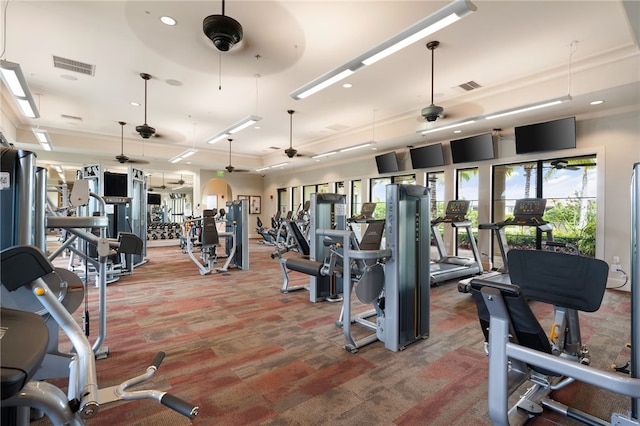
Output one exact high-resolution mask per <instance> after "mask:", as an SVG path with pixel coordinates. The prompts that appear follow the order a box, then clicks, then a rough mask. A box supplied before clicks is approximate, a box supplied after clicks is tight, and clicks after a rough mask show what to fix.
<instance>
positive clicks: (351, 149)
mask: <svg viewBox="0 0 640 426" xmlns="http://www.w3.org/2000/svg"><path fill="white" fill-rule="evenodd" d="M367 146H371V142H366V143H361V144H360V145H354V146H350V147H348V148H342V149H341V150H340V152H349V151H354V150H356V149H360V148H365V147H367Z"/></svg>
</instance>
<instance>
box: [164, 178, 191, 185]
mask: <svg viewBox="0 0 640 426" xmlns="http://www.w3.org/2000/svg"><path fill="white" fill-rule="evenodd" d="M167 183H168V184H170V185H179V188H184V187H186V186H191V184H187V182H186V181H185V180H184V179H182V175H180V179H179V180H177V181H175V182H167Z"/></svg>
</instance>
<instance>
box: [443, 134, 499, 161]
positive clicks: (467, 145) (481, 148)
mask: <svg viewBox="0 0 640 426" xmlns="http://www.w3.org/2000/svg"><path fill="white" fill-rule="evenodd" d="M450 146H451V158H452V160H453V162H454V163H470V162H472V161H482V160H491V159H493V158H495V154H494V152H493V137H492V136H491V133H484V134H482V135H477V136H471V137H468V138H464V139H457V140H454V141H451V143H450Z"/></svg>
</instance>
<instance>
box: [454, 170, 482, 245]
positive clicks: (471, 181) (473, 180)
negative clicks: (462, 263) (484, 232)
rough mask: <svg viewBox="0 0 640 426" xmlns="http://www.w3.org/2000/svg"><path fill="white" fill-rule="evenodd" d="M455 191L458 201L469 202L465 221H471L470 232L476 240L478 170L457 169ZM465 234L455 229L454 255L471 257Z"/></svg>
mask: <svg viewBox="0 0 640 426" xmlns="http://www.w3.org/2000/svg"><path fill="white" fill-rule="evenodd" d="M456 176H457V178H456V182H457V185H456V191H457V194H458V195H457V197H456V198H457V199H458V200H467V201H469V202H470V203H469V211H468V212H467V219H468V220H470V221H471V232H472V234H473V236H474V238H475V239H476V241H477V240H478V188H479V182H478V168H477V167H474V168H470V169H458V170H456ZM468 239H469V237H468V235H467V232H466V231H464V230H461V232H458V230H457V229H456V249H457V251H456V254H457V255H459V256H464V257H469V258H472V257H473V253H472V252H471V249H470V242H469V241H468Z"/></svg>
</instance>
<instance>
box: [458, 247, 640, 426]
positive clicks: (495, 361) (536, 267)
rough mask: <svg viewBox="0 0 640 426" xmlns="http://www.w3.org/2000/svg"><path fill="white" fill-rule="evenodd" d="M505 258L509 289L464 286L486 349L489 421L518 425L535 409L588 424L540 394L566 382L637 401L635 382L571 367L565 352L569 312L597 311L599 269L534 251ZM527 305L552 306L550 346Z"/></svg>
mask: <svg viewBox="0 0 640 426" xmlns="http://www.w3.org/2000/svg"><path fill="white" fill-rule="evenodd" d="M507 259H508V264H509V265H508V266H509V273H510V275H511V282H512V284H503V283H497V282H492V281H488V280H483V279H480V278H476V279H473V280H471V282H470V292H471V294H472V296H473V298H474V300H475V302H476V305H477V308H478V317H479V320H480V325H481V328H482V331H483V333H484V335H485V340H486V342H487V343H486V344H487V345H488V346H487V347H488V353H489V384H488V389H489V395H488V406H489V415H490V417H491V420H492V422H493V424H496V425H515V424H522V423H524V422H526V421H527V420H528V419H529V418H530V417H532V416H534V415H536V414H539V413H541V412H542V410H543V408H542V407H547V408H550V409H553V410H555V411H558V412H561V413H563V414H565V415H569V416H571V417H573V418H576V419H579V418H581V419H583V420H582V421H585V420H584V419H586V420H587V421H593V416H590V415H589V414H586V413H582V412H579V411H577V410H573V409H568V407H566V406H565V407H561V406H560V404H558V403H557V402H555V401H553V400H552V399H551V398H549V397H548V395H549V394H550V393H551V391H553V390H556V389H560V388H562V387H564V386H566V385H567V384H569V383H571V382H572V381H573V380H580V381H582V382H585V383H588V384H592V385H594V386H598V387H601V388H603V389H607V390H609V391H612V392H615V393H618V394H622V395H627V396H630V397H636V398H637V397H638V395H640V380H638V379H629V378H627V377H621V376H620V375H617V374H614V373H609V372H604V371H600V370H596V369H594V368H591V367H589V366H587V365H584V364H583V363H582V362H576V361H579V359H576V357H575V354H573V353H571V352H572V351H573V350H574V349H575V348H574V346H575V345H577V344H580V341H579V340H580V339H579V336H580V335H579V322H578V317H577V312H578V311H583V312H594V311H596V310H598V309H599V307H600V304H601V302H602V298H603V296H604V291H605V288H606V282H607V275H608V270H609V268H608V266H607V264H606V263H605V262H604V261H602V260H598V259H592V258H587V257H582V256H575V255H570V254H564V253H555V252H548V251H537V250H536V251H532V250H510V251H509V252H508V254H507ZM527 300H533V301H540V302H544V303H549V304H552V305H554V308H555V309H556V317H555V324H554V328H553V330H552V336H551V338H552V339H551V341H550V339H549V338H548V337H547V334H546V333H545V332H544V330H543V329H542V326H541V325H540V323H539V322H538V320H537V318H536V317H535V316H534V314H533V312H532V311H531V309H530V308H529V305H528V303H527ZM573 311H575V315H573V314H572V312H573ZM565 329H568V330H569V332H568V333H566V335H563V333H558V332H557V330H561V331H562V330H565ZM527 380H529V381H531V382H532V383H533V386H532V387H530V388H529V389H528V390H527V392H526V393H525V394H524V395H523V396H522V398H521V399H520V400H519V402H518V403H517V404H515V405H514V406H513V407H511V408H509V407H508V398H509V395H511V393H513V391H514V390H515V389H517V388H518V387H519V386H520V385H521V384H522V383H524V382H526V381H527ZM615 416H620V415H617V414H614V415H613V416H612V422H613V421H614V417H615ZM617 418H620V417H617ZM597 420H598V421H599V422H600V423H597V424H602V420H600V419H597ZM591 424H593V423H591ZM619 424H626V423H619Z"/></svg>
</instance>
